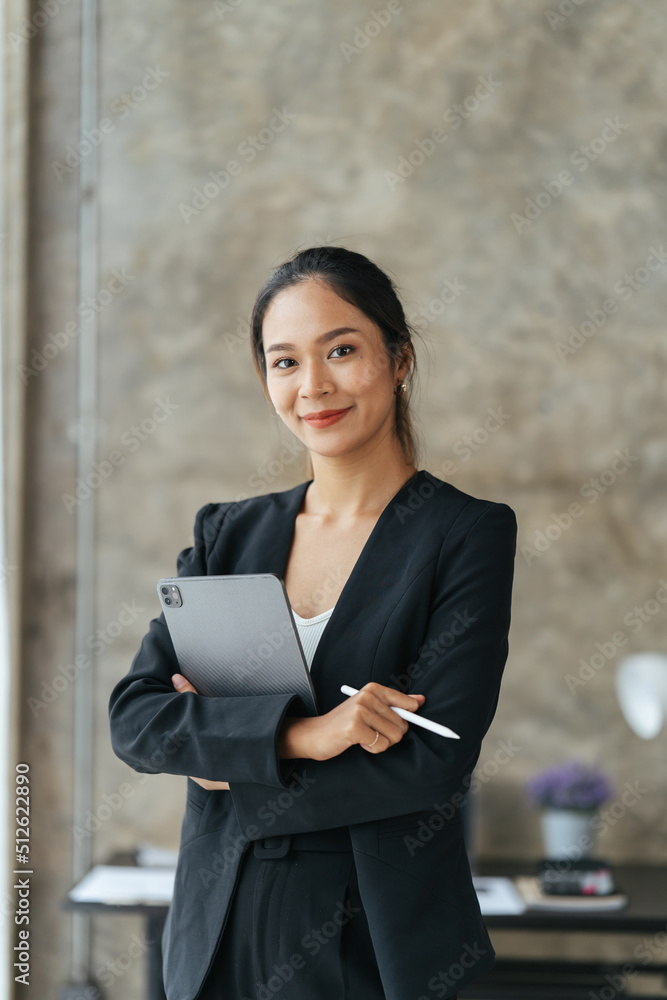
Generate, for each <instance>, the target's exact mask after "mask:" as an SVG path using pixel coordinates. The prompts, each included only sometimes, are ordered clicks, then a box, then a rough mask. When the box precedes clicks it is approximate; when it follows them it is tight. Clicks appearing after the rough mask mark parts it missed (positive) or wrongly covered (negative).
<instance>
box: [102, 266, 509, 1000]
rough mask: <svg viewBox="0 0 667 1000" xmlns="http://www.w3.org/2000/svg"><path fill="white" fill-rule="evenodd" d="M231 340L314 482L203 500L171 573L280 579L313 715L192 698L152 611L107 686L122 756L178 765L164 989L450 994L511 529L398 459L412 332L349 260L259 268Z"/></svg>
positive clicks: (466, 944)
mask: <svg viewBox="0 0 667 1000" xmlns="http://www.w3.org/2000/svg"><path fill="white" fill-rule="evenodd" d="M251 347H252V352H253V359H254V363H255V366H256V368H257V371H258V374H259V375H260V378H261V380H262V384H263V386H264V390H265V393H266V395H267V398H268V399H269V400H270V402H271V403H272V404H273V406H274V407H275V410H276V412H277V414H278V416H279V417H280V418H281V419H282V420H283V421H284V422H285V424H286V425H287V426H288V428H289V429H290V430H292V431H293V432H294V434H295V435H296V436H297V438H299V440H300V441H302V443H303V445H304V447H305V448H306V449H307V454H308V456H309V460H310V462H311V463H312V466H311V468H312V478H310V479H309V480H308V481H307V482H305V483H302V484H301V485H299V486H297V487H295V488H293V489H291V490H286V491H283V492H277V493H272V494H268V495H263V496H258V497H252V498H248V499H245V500H240V501H236V502H233V501H232V502H226V503H211V504H208V505H206V506H205V507H204V508H202V509H201V510H200V511H199V513H198V515H197V519H196V522H195V539H194V545H193V546H192V547H191V548H189V549H186V550H184V551H183V552H182V553H181V554H180V556H179V558H178V572H179V575H182V576H192V575H205V574H224V573H251V572H273V573H276V574H277V575H279V576H281V577H282V578H283V580H284V582H285V587H286V590H287V593H288V597H289V600H290V604H291V606H292V609H293V612H294V618H295V622H296V624H297V628H298V629H299V632H300V637H301V641H302V645H303V647H304V652H305V654H306V658H307V660H308V664H309V668H310V671H311V677H312V681H313V686H314V688H315V691H316V694H317V697H318V702H319V706H320V715H319V716H317V717H314V718H311V717H308V716H307V715H306V712H305V707H304V706H303V704H302V703H301V700H300V698H299V697H298V696H292V695H285V696H278V695H269V696H261V697H258V696H253V697H250V696H249V697H239V698H231V699H230V698H204V697H200V696H199V695H198V694H197V692H196V691H195V689H194V688H193V687H192V685H191V684H189V683H188V682H187V681H186V680H185V678H184V677H182V676H181V675H180V674H179V673H178V663H177V660H176V657H175V654H174V651H173V646H172V644H171V641H170V638H169V633H168V630H167V628H166V625H165V622H164V617H163V616H162V615H161V616H160V618H158V619H154V620H153V621H152V622H151V623H150V629H149V632H148V634H147V635H146V636H145V637H144V640H143V642H142V645H141V648H140V650H139V652H138V654H137V656H136V657H135V659H134V661H133V664H132V667H131V669H130V672H129V674H128V675H127V676H126V677H125V678H123V679H122V680H121V681H119V682H118V684H117V685H116V687H115V688H114V690H113V692H112V695H111V699H110V706H109V707H110V722H111V737H112V745H113V748H114V751H115V752H116V753H117V754H118V756H119V757H121V759H123V760H124V761H126V763H128V764H129V765H130V766H131V767H133V768H135V769H136V770H138V771H147V772H151V773H157V772H165V773H171V774H183V775H188V776H189V777H188V790H187V805H186V812H185V817H184V820H183V826H182V830H181V848H180V852H179V863H178V869H177V874H176V883H175V890H174V898H173V901H172V905H171V907H170V910H169V915H168V918H167V923H166V925H165V931H164V935H163V948H164V975H165V987H166V992H167V997H168V1000H193V998H194V997H195V996H196V997H198V998H201V1000H204V998H209V997H210V998H213V997H215V998H220V1000H242V998H245V1000H268V998H269V997H275V996H278V997H280V998H284V1000H302V998H304V1000H305V998H308V1000H315V998H317V1000H408V998H410V1000H432V998H433V997H456V996H457V991H458V989H460V988H462V987H463V986H465V985H467V984H468V983H469V982H471V981H472V980H474V979H475V978H476V977H477V976H479V975H480V974H481V973H482V972H485V971H487V970H488V969H490V968H491V967H492V965H493V962H494V959H495V953H494V951H493V948H492V946H491V942H490V940H489V938H488V935H487V933H486V928H485V926H484V922H483V920H482V917H481V913H480V910H479V905H478V902H477V897H476V894H475V891H474V888H473V885H472V879H471V875H470V869H469V865H468V859H467V857H466V853H465V845H464V840H463V827H462V822H461V805H462V803H463V800H464V796H465V793H466V791H467V789H468V787H469V783H470V777H471V772H472V770H473V768H474V766H475V764H476V762H477V759H478V757H479V752H480V744H481V741H482V739H483V737H484V735H485V733H486V731H487V730H488V727H489V725H490V724H491V721H492V719H493V715H494V713H495V709H496V705H497V701H498V694H499V687H500V681H501V676H502V673H503V669H504V666H505V662H506V658H507V653H508V632H509V624H510V605H511V590H512V581H513V571H514V556H515V547H516V518H515V516H514V512H513V511H512V509H511V508H510V507H509V506H507V505H506V504H503V503H495V502H493V501H487V500H479V499H477V498H475V497H472V496H470V495H468V494H466V493H463V492H462V491H460V490H457V489H456V488H455V487H453V486H451V485H450V484H448V483H446V482H444V481H443V480H440V479H438V478H436V477H435V476H432V475H431V474H430V473H428V472H426V471H425V470H419V469H418V468H417V464H416V460H417V452H416V446H415V441H414V434H413V430H412V424H411V420H410V414H409V407H408V403H407V393H406V389H407V386H408V384H409V383H410V380H411V377H412V373H413V371H414V368H415V352H414V346H413V343H412V339H411V334H410V329H409V326H408V324H407V322H406V319H405V315H404V312H403V309H402V306H401V304H400V302H399V299H398V297H397V295H396V291H395V287H394V285H393V282H392V281H391V280H390V279H389V277H388V276H387V275H386V274H385V273H384V272H383V271H382V270H381V269H380V268H378V267H377V266H376V265H375V264H373V263H372V262H371V261H369V260H368V259H367V258H366V257H364V256H362V255H360V254H357V253H354V252H352V251H349V250H346V249H344V248H342V247H331V246H328V247H319V248H312V249H308V250H304V251H302V252H300V253H298V254H296V255H295V256H294V257H293V258H292V259H291V260H290V261H288V262H286V263H285V264H284V265H282V266H281V267H279V268H278V269H277V271H276V272H275V273H274V275H273V276H272V277H271V279H270V280H269V281H268V282H267V283H266V285H265V286H264V288H263V289H262V290H261V291H260V293H259V296H258V298H257V301H256V303H255V306H254V309H253V314H252V322H251ZM341 684H349V685H350V686H352V687H355V688H357V689H358V693H357V694H355V695H353V696H351V697H346V696H344V695H342V694H341V691H340V686H341ZM172 685H173V686H172ZM413 687H414V688H416V689H417V690H416V691H413V690H412V688H413ZM408 692H409V693H408ZM418 692H419V693H418ZM394 706H395V707H398V708H403V709H407V710H408V711H411V712H417V711H419V710H421V709H422V708H423V714H424V716H426V717H427V718H430V719H433V720H434V721H437V722H440V723H442V724H444V725H447V726H449V727H450V728H452V729H454V730H455V732H456V733H458V734H459V736H460V739H458V740H454V739H447V738H444V737H442V736H439V735H437V734H434V733H431V732H429V731H427V730H424V729H423V728H421V727H418V726H415V725H412V724H410V723H408V722H407V721H406V720H405V719H403V718H402V717H401V716H399V715H397V714H396V713H395V712H394V711H393V709H392V707H394Z"/></svg>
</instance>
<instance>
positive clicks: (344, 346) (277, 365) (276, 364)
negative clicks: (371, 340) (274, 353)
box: [271, 344, 354, 371]
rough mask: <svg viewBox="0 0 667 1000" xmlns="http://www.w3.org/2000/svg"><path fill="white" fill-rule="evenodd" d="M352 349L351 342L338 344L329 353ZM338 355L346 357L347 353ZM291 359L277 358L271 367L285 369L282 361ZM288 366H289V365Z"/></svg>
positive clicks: (290, 359)
mask: <svg viewBox="0 0 667 1000" xmlns="http://www.w3.org/2000/svg"><path fill="white" fill-rule="evenodd" d="M353 350H354V347H352V345H351V344H339V345H338V347H334V348H332V351H331V354H333V353H334V351H353ZM338 357H343V358H346V357H348V355H347V354H343V355H338ZM293 360H294V359H293V358H278V360H277V361H274V362H273V364H272V365H271V367H272V368H282V370H283V371H287V370H288V368H286V367H285V366H283V361H293ZM289 367H291V365H290V366H289Z"/></svg>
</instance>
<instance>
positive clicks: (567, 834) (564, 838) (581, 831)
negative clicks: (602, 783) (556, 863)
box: [540, 809, 595, 861]
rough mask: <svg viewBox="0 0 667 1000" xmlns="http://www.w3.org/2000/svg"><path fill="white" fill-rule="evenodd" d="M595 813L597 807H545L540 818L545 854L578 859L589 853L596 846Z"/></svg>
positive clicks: (551, 856)
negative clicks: (593, 823)
mask: <svg viewBox="0 0 667 1000" xmlns="http://www.w3.org/2000/svg"><path fill="white" fill-rule="evenodd" d="M594 815H595V809H543V810H542V813H541V815H540V820H541V824H542V839H543V841H544V851H545V856H546V857H547V858H569V859H570V860H571V861H577V860H578V859H579V858H585V857H586V856H587V855H589V854H590V853H591V851H592V850H593V848H594V846H595V844H594V841H595V831H594V829H593V826H592V820H593V817H594Z"/></svg>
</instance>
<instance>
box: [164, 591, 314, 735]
mask: <svg viewBox="0 0 667 1000" xmlns="http://www.w3.org/2000/svg"><path fill="white" fill-rule="evenodd" d="M174 588H177V590H176V591H174ZM157 591H158V595H159V598H160V604H161V605H162V610H163V612H164V616H165V621H166V622H167V626H168V628H169V633H170V635H171V639H172V642H173V644H174V649H175V651H176V655H177V657H178V662H179V664H180V668H181V673H182V674H183V675H184V677H187V679H188V680H189V681H190V683H191V684H192V685H193V686H194V687H195V688H196V689H197V691H198V693H199V694H203V695H209V696H227V697H238V696H241V695H262V694H287V693H293V694H298V695H299V696H300V697H301V700H302V701H303V703H304V705H305V706H306V709H307V714H309V715H317V714H318V709H317V699H316V697H315V691H314V689H313V685H312V681H311V678H310V671H309V670H308V665H307V663H306V660H305V657H304V655H303V649H302V647H301V643H300V641H299V635H298V632H297V630H296V626H295V624H294V618H293V616H292V609H291V608H290V605H289V599H288V597H287V591H286V590H285V585H284V583H283V581H282V580H281V579H280V577H278V576H276V575H275V574H273V573H262V574H255V573H248V574H237V575H231V576H183V577H170V578H165V579H162V580H160V581H159V582H158V585H157ZM179 599H180V602H181V603H180V605H179V603H178V602H179Z"/></svg>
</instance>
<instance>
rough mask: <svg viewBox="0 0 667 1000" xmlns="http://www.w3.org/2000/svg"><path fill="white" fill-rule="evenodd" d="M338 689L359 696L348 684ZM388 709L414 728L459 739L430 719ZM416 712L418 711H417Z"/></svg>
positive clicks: (395, 709) (401, 709)
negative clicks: (414, 726)
mask: <svg viewBox="0 0 667 1000" xmlns="http://www.w3.org/2000/svg"><path fill="white" fill-rule="evenodd" d="M340 689H341V691H342V692H343V694H347V695H352V694H359V691H358V689H357V688H353V687H350V685H349V684H341V686H340ZM389 707H390V708H391V710H392V711H393V712H396V714H397V715H400V717H401V718H402V719H407V720H408V722H414V724H415V725H416V726H422V727H423V728H424V729H430V730H431V732H432V733H438V735H439V736H448V737H449V739H451V740H460V739H461V737H460V736H459V734H458V733H455V732H454V730H453V729H448V728H447V726H441V725H440V723H439V722H431V720H430V719H424V718H423V717H422V716H421V715H417V714H416V712H408V710H407V708H397V707H396V705H390V706H389ZM417 711H419V709H418V710H417Z"/></svg>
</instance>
